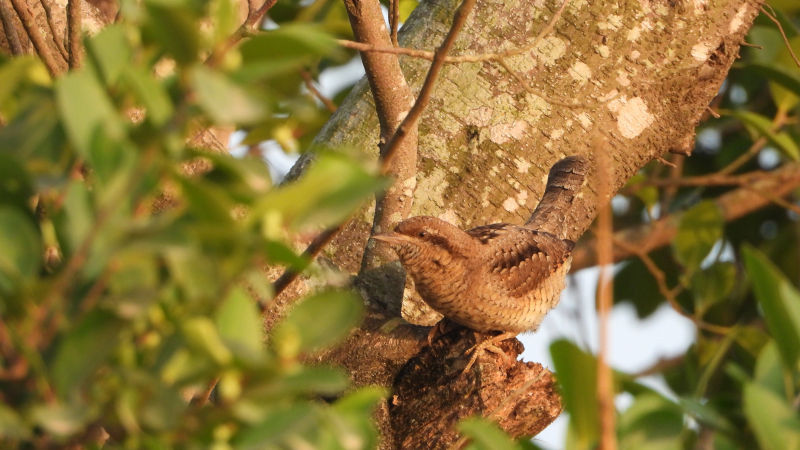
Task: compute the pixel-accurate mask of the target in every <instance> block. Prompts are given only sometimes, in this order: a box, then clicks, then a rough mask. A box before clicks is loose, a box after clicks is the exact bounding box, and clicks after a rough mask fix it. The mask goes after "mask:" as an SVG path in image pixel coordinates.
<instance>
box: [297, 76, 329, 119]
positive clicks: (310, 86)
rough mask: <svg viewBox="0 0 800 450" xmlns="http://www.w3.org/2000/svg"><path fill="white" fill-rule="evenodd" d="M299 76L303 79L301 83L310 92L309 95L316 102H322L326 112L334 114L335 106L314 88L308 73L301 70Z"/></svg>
mask: <svg viewBox="0 0 800 450" xmlns="http://www.w3.org/2000/svg"><path fill="white" fill-rule="evenodd" d="M300 76H301V77H303V83H305V85H306V89H308V92H311V94H312V95H313V96H314V97H316V99H317V100H319V101H320V102H322V104H323V105H325V108H327V109H328V111H330V112H332V113H334V112H336V104H335V103H333V102H332V101H331V99H329V98H328V97H325V96H324V95H322V92H320V91H319V89H317V87H316V86H314V80H312V79H311V74H310V73H308V71H306V70H303V71H300Z"/></svg>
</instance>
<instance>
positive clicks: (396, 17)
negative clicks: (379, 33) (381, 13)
mask: <svg viewBox="0 0 800 450" xmlns="http://www.w3.org/2000/svg"><path fill="white" fill-rule="evenodd" d="M399 26H400V0H391V1H390V2H389V38H390V39H391V41H392V45H394V46H395V47H400V44H398V43H397V28H398V27H399Z"/></svg>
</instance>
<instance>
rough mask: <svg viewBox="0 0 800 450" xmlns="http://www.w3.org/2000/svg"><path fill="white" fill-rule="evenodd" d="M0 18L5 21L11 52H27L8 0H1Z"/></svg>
mask: <svg viewBox="0 0 800 450" xmlns="http://www.w3.org/2000/svg"><path fill="white" fill-rule="evenodd" d="M0 20H2V21H3V30H4V31H5V35H6V40H7V41H8V44H9V47H11V54H12V55H14V56H17V55H21V54H23V53H25V50H24V49H23V48H22V43H20V41H19V36H18V35H17V27H16V26H15V25H14V18H13V17H12V16H11V11H9V10H8V7H7V6H6V0H0Z"/></svg>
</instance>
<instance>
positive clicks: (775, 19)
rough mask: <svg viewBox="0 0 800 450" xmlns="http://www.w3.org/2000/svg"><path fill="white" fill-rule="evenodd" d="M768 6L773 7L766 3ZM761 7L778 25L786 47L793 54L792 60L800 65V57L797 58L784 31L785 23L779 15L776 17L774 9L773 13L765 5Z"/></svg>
mask: <svg viewBox="0 0 800 450" xmlns="http://www.w3.org/2000/svg"><path fill="white" fill-rule="evenodd" d="M766 6H767V7H768V8H769V9H772V6H770V5H766ZM759 9H761V12H762V13H764V15H765V16H767V17H768V18H769V20H771V21H772V22H774V23H775V25H777V27H778V31H780V33H781V37H782V38H783V43H784V45H786V48H787V49H788V50H789V54H790V55H792V60H794V63H795V64H796V65H797V67H800V59H797V55H795V54H794V49H792V44H791V43H790V42H789V38H788V37H786V32H784V31H783V25H781V22H780V21H779V20H778V18H777V17H775V15H774V14H775V10H774V9H772V14H770V13H769V11H767V10H766V9H765V8H764V5H762V6H760V7H759Z"/></svg>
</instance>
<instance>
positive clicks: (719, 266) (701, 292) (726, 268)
mask: <svg viewBox="0 0 800 450" xmlns="http://www.w3.org/2000/svg"><path fill="white" fill-rule="evenodd" d="M735 284H736V266H735V265H734V264H733V263H729V262H719V263H716V264H713V265H711V266H710V267H708V268H706V269H703V270H701V271H699V272H695V274H694V275H693V276H692V281H691V288H692V292H693V293H694V302H695V311H697V312H698V313H699V314H700V315H703V314H704V313H705V312H706V311H708V309H709V308H711V307H712V306H714V304H716V303H717V302H720V301H722V300H724V299H725V298H727V297H728V295H729V294H730V293H731V291H732V290H733V287H734V285H735Z"/></svg>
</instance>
